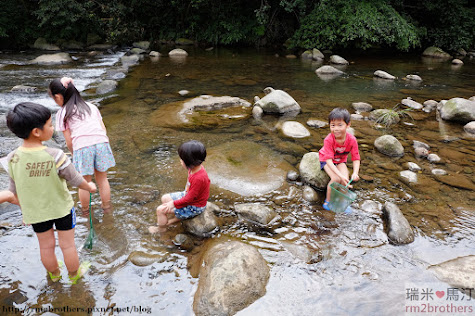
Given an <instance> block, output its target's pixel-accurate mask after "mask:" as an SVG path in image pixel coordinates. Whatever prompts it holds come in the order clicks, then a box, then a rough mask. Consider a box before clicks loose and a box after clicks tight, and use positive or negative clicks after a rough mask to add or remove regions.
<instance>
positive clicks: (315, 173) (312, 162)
mask: <svg viewBox="0 0 475 316" xmlns="http://www.w3.org/2000/svg"><path fill="white" fill-rule="evenodd" d="M299 172H300V177H301V178H302V180H303V181H304V182H305V183H308V184H310V185H312V186H314V187H316V188H318V189H322V190H323V189H325V188H326V187H327V184H328V182H329V181H330V177H329V176H328V175H327V173H326V172H325V171H323V170H321V169H320V160H319V158H318V153H317V152H309V153H306V154H305V155H303V157H302V160H301V161H300V165H299Z"/></svg>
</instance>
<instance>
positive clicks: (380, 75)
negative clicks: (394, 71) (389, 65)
mask: <svg viewBox="0 0 475 316" xmlns="http://www.w3.org/2000/svg"><path fill="white" fill-rule="evenodd" d="M373 75H374V76H375V77H378V78H381V79H388V80H394V79H396V77H394V76H393V75H391V74H389V73H387V72H386V71H382V70H376V71H375V72H374V74H373Z"/></svg>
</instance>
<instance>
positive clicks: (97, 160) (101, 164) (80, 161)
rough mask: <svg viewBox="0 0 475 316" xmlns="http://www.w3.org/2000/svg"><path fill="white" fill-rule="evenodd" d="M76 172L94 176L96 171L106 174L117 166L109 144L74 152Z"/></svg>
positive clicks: (92, 146) (96, 145)
mask: <svg viewBox="0 0 475 316" xmlns="http://www.w3.org/2000/svg"><path fill="white" fill-rule="evenodd" d="M73 162H74V167H75V168H76V170H77V171H78V172H79V173H80V174H81V175H83V176H92V175H93V174H94V170H97V171H100V172H105V171H107V169H109V168H112V167H114V166H115V160H114V155H113V154H112V149H111V146H110V145H109V143H100V144H95V145H91V146H87V147H83V148H79V149H78V150H75V151H74V152H73Z"/></svg>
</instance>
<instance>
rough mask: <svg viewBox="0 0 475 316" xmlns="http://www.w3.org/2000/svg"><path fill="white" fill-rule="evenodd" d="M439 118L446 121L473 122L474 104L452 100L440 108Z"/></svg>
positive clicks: (468, 101) (474, 116)
mask: <svg viewBox="0 0 475 316" xmlns="http://www.w3.org/2000/svg"><path fill="white" fill-rule="evenodd" d="M440 117H441V118H442V119H444V120H447V121H457V122H461V123H468V122H471V121H475V102H474V101H470V100H467V99H462V98H452V99H450V100H449V101H447V102H446V103H445V104H444V105H443V106H442V107H441V108H440Z"/></svg>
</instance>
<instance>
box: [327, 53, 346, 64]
mask: <svg viewBox="0 0 475 316" xmlns="http://www.w3.org/2000/svg"><path fill="white" fill-rule="evenodd" d="M330 63H332V64H336V65H348V64H349V62H348V61H347V60H346V59H345V58H343V57H341V56H339V55H331V56H330Z"/></svg>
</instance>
